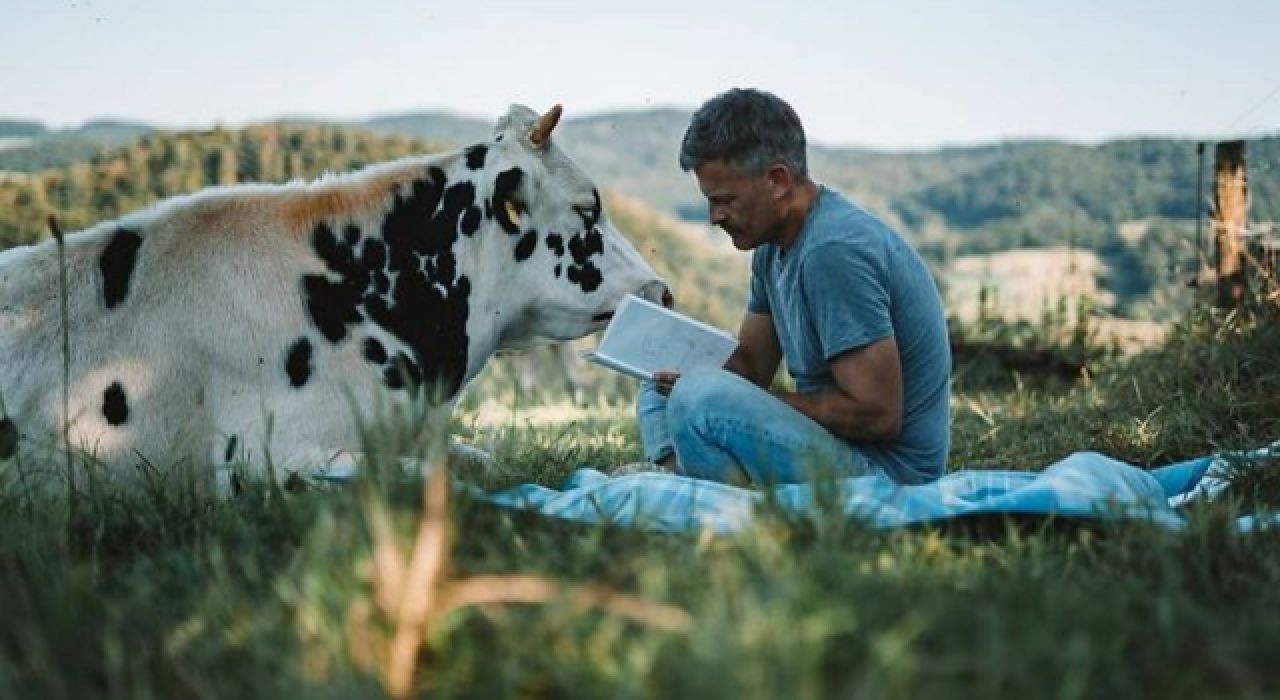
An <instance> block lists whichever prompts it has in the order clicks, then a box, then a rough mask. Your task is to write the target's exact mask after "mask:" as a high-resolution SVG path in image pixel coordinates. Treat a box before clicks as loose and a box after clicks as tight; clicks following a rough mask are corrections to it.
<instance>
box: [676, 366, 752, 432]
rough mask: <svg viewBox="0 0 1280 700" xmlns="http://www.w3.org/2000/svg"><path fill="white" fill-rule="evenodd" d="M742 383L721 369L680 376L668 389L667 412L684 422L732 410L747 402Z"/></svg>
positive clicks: (743, 383)
mask: <svg viewBox="0 0 1280 700" xmlns="http://www.w3.org/2000/svg"><path fill="white" fill-rule="evenodd" d="M750 388H751V385H749V384H748V383H747V382H746V380H744V379H742V378H741V377H739V376H738V375H736V374H733V373H732V372H729V371H728V370H724V369H718V368H717V369H705V370H698V371H696V372H691V373H689V374H687V375H684V376H682V377H680V380H679V381H677V382H676V384H675V386H674V387H672V389H671V396H670V397H669V398H668V403H667V410H668V411H669V412H670V416H671V418H672V419H673V420H675V421H677V422H681V423H684V422H688V421H690V420H695V419H697V418H699V417H704V416H706V415H707V414H708V413H710V412H713V411H717V410H729V411H732V410H733V407H734V406H737V405H741V404H739V403H738V402H740V401H743V400H746V399H748V393H749V390H750Z"/></svg>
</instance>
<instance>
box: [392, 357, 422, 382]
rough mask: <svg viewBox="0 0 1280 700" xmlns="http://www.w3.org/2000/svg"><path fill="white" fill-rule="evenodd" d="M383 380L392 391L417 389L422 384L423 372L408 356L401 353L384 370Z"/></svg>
mask: <svg viewBox="0 0 1280 700" xmlns="http://www.w3.org/2000/svg"><path fill="white" fill-rule="evenodd" d="M382 379H383V381H385V382H386V384H387V386H388V387H390V388H392V389H416V388H417V387H418V386H419V385H421V384H422V370H421V369H420V368H419V367H418V365H417V363H415V362H414V361H413V360H412V359H411V358H410V357H409V356H408V355H406V354H404V353H400V354H399V355H396V358H395V360H393V361H392V362H391V364H389V365H387V366H386V367H385V368H383V370H382Z"/></svg>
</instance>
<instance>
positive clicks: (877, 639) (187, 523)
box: [0, 312, 1280, 698]
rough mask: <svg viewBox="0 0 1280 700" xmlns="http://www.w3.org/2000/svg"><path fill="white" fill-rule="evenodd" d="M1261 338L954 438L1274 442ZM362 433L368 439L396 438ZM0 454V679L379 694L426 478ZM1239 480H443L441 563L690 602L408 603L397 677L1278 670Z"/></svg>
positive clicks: (963, 423)
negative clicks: (332, 479) (81, 490)
mask: <svg viewBox="0 0 1280 700" xmlns="http://www.w3.org/2000/svg"><path fill="white" fill-rule="evenodd" d="M1277 364H1280V320H1278V319H1277V318H1276V316H1275V315H1274V314H1271V312H1264V313H1262V314H1258V315H1250V316H1240V317H1234V318H1222V317H1205V318H1197V319H1193V320H1192V321H1191V322H1189V323H1187V324H1186V325H1185V326H1183V327H1182V328H1181V329H1180V330H1179V331H1178V332H1177V333H1176V334H1175V336H1174V338H1173V339H1172V340H1171V341H1170V343H1169V345H1168V346H1167V347H1165V348H1164V349H1161V350H1158V351H1156V352H1154V353H1152V354H1150V355H1148V356H1144V357H1141V358H1138V359H1136V360H1134V361H1133V362H1131V363H1128V364H1123V365H1116V366H1114V367H1113V368H1111V369H1108V370H1107V371H1105V372H1102V373H1100V374H1098V375H1095V376H1094V377H1093V378H1092V379H1091V380H1089V381H1088V382H1086V383H1077V384H1075V385H1070V386H1068V385H1065V384H1057V383H1050V384H1037V383H1035V382H1034V381H1032V379H1031V378H1021V379H1020V380H1015V381H1012V382H1010V385H1011V386H1012V388H1003V389H999V390H993V389H984V388H983V387H980V386H979V387H975V386H965V385H963V383H962V385H961V386H959V387H958V392H957V401H956V408H955V435H954V451H953V454H952V463H953V465H964V466H981V465H989V466H998V467H1002V468H1009V467H1017V466H1022V467H1026V468H1037V467H1039V466H1042V465H1043V464H1044V463H1046V462H1047V461H1049V460H1051V459H1055V458H1057V457H1059V456H1061V455H1063V454H1066V453H1068V452H1071V451H1075V450H1078V449H1085V448H1093V449H1101V450H1103V451H1106V452H1109V453H1113V454H1118V455H1120V456H1123V457H1126V458H1128V459H1130V460H1133V461H1135V462H1140V463H1150V464H1157V463H1163V462H1167V461H1170V460H1172V459H1176V458H1180V457H1185V456H1190V455H1193V454H1200V453H1203V452H1206V451H1209V450H1212V449H1214V448H1218V447H1222V448H1235V447H1252V446H1256V445H1258V444H1262V443H1265V442H1270V441H1271V440H1274V439H1276V438H1277V437H1280V412H1278V411H1276V410H1275V409H1276V408H1280V406H1278V405H1277V404H1276V399H1275V397H1276V396H1280V386H1277V384H1278V383H1280V377H1278V376H1277V375H1278V374H1280V373H1278V372H1277V371H1276V370H1277ZM459 422H460V423H461V424H462V426H463V427H464V428H465V429H468V430H473V431H477V430H478V429H475V428H468V426H467V420H466V417H465V416H462V417H460V419H459ZM382 430H385V431H386V434H383V433H380V432H377V431H375V433H374V435H373V437H372V439H373V440H374V441H376V442H378V443H379V444H383V443H382V442H381V441H384V440H388V441H389V440H396V439H401V438H400V437H399V436H397V435H395V434H394V433H395V430H394V428H393V427H391V428H383V429H382ZM474 437H475V438H476V439H477V441H485V442H487V443H488V444H489V445H491V446H492V447H494V448H495V449H496V451H497V456H498V457H499V459H500V460H501V461H502V462H503V464H504V465H505V469H504V472H503V474H502V475H501V478H500V479H499V480H498V481H495V482H493V484H492V485H502V484H503V483H510V482H511V481H526V480H534V481H540V482H542V483H548V484H554V483H556V482H558V480H559V479H561V478H562V477H563V476H564V475H565V474H567V473H568V472H569V471H570V470H571V469H572V468H574V467H576V466H578V465H580V464H591V465H601V466H603V465H608V464H616V463H622V462H627V461H632V460H634V459H636V458H637V457H638V454H639V452H638V446H637V445H636V443H635V439H634V427H633V426H632V425H630V423H629V422H626V421H622V422H618V423H611V424H600V423H584V424H580V425H571V426H564V427H556V428H532V427H527V426H519V425H513V426H509V427H508V428H505V429H503V430H501V431H499V432H498V433H497V434H488V435H482V434H476V435H475V436H474ZM1277 466H1280V465H1277ZM0 475H2V476H3V479H0V482H2V483H3V486H0V523H2V524H3V526H2V527H0V698H95V697H104V698H170V697H193V698H202V697H210V698H213V697H237V698H240V697H248V698H254V697H261V698H293V697H298V698H302V697H306V698H326V697H333V698H350V697H379V696H381V695H383V694H384V692H385V689H386V688H387V686H386V685H384V684H383V682H382V676H380V673H379V671H378V667H379V666H378V664H379V653H380V652H379V650H380V649H383V648H384V647H383V646H381V645H383V644H384V643H385V640H387V639H389V638H393V637H394V632H395V622H394V620H391V619H388V618H386V617H385V616H379V615H378V614H374V613H375V611H377V610H378V609H379V605H381V603H380V602H379V600H378V596H379V595H380V593H379V588H378V586H379V584H378V573H377V570H378V563H377V559H378V542H379V541H382V542H384V543H385V542H386V541H387V540H386V539H385V538H387V537H390V538H392V541H394V542H395V543H396V547H397V548H398V551H399V552H400V553H401V556H402V557H403V556H404V553H407V552H409V551H410V549H411V547H412V546H413V545H414V543H415V542H417V541H418V540H417V537H418V535H419V532H420V527H421V526H422V522H423V521H422V517H423V513H424V505H423V502H424V498H425V497H426V496H424V491H425V490H424V488H423V484H422V480H421V479H415V478H413V477H412V476H405V475H403V474H401V473H399V472H398V471H397V470H395V469H381V470H376V472H375V476H376V478H372V479H370V480H369V481H368V482H365V483H364V484H362V485H361V486H359V487H356V488H337V489H329V490H317V489H313V490H308V491H305V492H302V493H298V494H293V495H290V496H285V495H284V494H281V493H279V492H278V491H276V490H274V489H271V488H268V487H267V486H264V485H262V484H252V483H251V484H249V485H248V488H247V489H246V490H245V491H244V492H243V493H241V494H240V496H239V497H237V498H235V499H233V500H230V501H226V502H209V501H207V500H204V499H200V498H195V497H189V494H186V493H184V491H183V490H182V489H181V488H179V487H176V486H175V487H173V488H158V489H154V490H152V491H149V492H143V493H138V492H130V493H122V492H119V491H115V490H112V489H110V488H109V487H104V488H99V489H97V490H96V491H94V492H93V493H92V494H86V495H83V496H80V498H81V499H83V501H82V503H81V506H82V507H79V508H77V509H74V510H71V509H67V508H65V507H60V504H59V503H58V502H57V500H56V498H53V497H48V498H45V499H43V500H37V502H35V503H34V504H32V506H31V507H30V508H28V507H27V504H26V503H25V499H24V498H23V495H22V493H21V490H20V489H19V488H18V487H17V485H16V484H17V481H16V479H15V478H14V476H15V475H13V473H12V463H11V462H10V463H5V464H3V465H0ZM499 482H501V483H499ZM1241 485H1242V486H1244V488H1241V489H1237V490H1236V491H1235V492H1233V493H1232V494H1231V495H1230V496H1229V497H1228V498H1227V499H1225V500H1223V501H1221V502H1219V503H1215V504H1211V505H1207V506H1203V507H1200V508H1197V509H1196V510H1194V511H1193V512H1191V513H1190V514H1189V515H1190V517H1191V519H1192V528H1191V532H1190V533H1189V534H1187V535H1185V536H1173V535H1169V534H1166V533H1163V532H1159V531H1153V530H1150V529H1147V528H1144V527H1141V526H1116V527H1105V528H1096V529H1070V528H1064V527H1057V526H1053V525H1045V526H1029V527H1028V526H1026V525H1023V526H1021V527H1014V526H1008V527H1007V528H1003V527H1000V526H997V527H996V531H995V533H994V534H995V535H996V536H994V537H989V536H979V535H977V534H972V533H970V534H960V533H947V532H940V531H936V530H923V531H913V532H897V533H887V534H886V533H876V532H871V531H868V530H866V529H864V528H862V527H860V526H859V525H858V524H857V523H855V522H847V521H845V520H843V519H840V518H835V517H831V516H829V515H826V514H822V513H819V514H817V515H815V516H814V517H812V518H807V519H801V520H796V519H788V518H784V517H782V516H781V515H780V514H777V513H771V512H766V513H763V514H762V516H761V518H760V521H759V523H758V525H757V526H756V527H754V528H753V529H751V530H750V531H748V532H746V533H743V534H741V535H737V536H733V537H712V536H709V535H705V534H704V535H693V536H665V535H655V534H648V533H643V532H635V531H627V530H620V529H614V528H599V527H579V526H571V525H567V524H564V523H559V522H553V521H548V520H544V519H540V518H537V517H534V516H531V515H528V514H524V513H519V512H510V511H503V510H498V509H495V508H493V507H490V506H487V505H485V504H483V503H481V502H477V501H475V500H473V499H469V498H467V497H465V495H463V494H461V493H460V492H455V494H454V495H453V498H452V500H451V503H450V506H449V508H448V509H447V512H446V511H445V509H443V508H438V507H437V508H427V509H425V510H426V512H427V514H428V515H429V516H431V517H436V518H440V517H442V516H443V519H442V520H437V521H436V522H440V523H443V524H444V526H447V528H448V529H449V531H450V532H451V533H452V535H451V540H452V543H451V545H450V546H449V559H448V580H450V581H465V580H468V579H475V580H482V581H483V580H493V578H501V577H512V576H517V577H527V578H528V579H529V580H539V581H544V582H548V584H549V585H550V586H552V587H554V590H555V591H570V590H595V591H599V590H607V591H610V592H615V593H618V594H625V595H627V596H630V597H633V598H634V599H635V600H637V601H643V602H645V603H646V604H652V605H657V606H664V608H663V609H668V608H669V609H672V610H681V611H684V612H686V613H687V614H688V615H689V619H690V620H691V624H690V625H688V626H686V627H681V626H679V625H676V626H668V627H663V626H657V625H650V624H645V623H644V622H643V621H637V620H636V619H635V618H631V617H627V616H625V615H618V614H614V613H612V612H610V611H609V610H607V609H601V607H600V606H583V605H582V604H581V600H580V599H575V598H574V596H572V595H545V596H541V597H540V602H539V604H537V605H529V604H509V603H510V601H509V600H508V601H507V603H508V604H502V605H498V604H489V603H484V604H477V605H468V606H459V607H455V608H452V609H450V610H447V611H445V612H444V613H442V614H440V615H438V616H435V617H434V619H433V620H432V623H431V624H430V625H429V626H427V627H425V628H424V636H423V638H422V644H421V646H420V648H419V650H418V652H417V653H416V654H415V655H414V658H413V662H414V667H415V673H414V675H413V677H412V679H411V684H410V687H409V690H410V692H411V693H413V694H417V695H420V696H423V697H441V698H451V697H478V698H490V697H512V696H516V697H575V698H576V697H611V698H614V697H624V698H625V697H637V698H643V697H742V698H776V697H794V698H819V697H839V698H847V697H875V698H899V697H901V698H908V697H912V698H915V697H936V698H950V697H955V698H972V697H1016V698H1026V697H1035V698H1112V697H1152V698H1186V697H1196V698H1217V697H1221V698H1250V697H1257V698H1264V697H1275V696H1276V695H1277V693H1280V668H1278V667H1277V666H1276V665H1275V663H1274V657H1275V645H1276V643H1277V641H1280V616H1277V615H1276V614H1275V611H1276V610H1277V609H1280V535H1276V534H1264V535H1257V536H1249V537H1240V536H1236V535H1233V534H1230V533H1229V532H1228V530H1227V528H1226V525H1227V523H1228V522H1229V520H1230V519H1231V518H1233V517H1235V516H1236V515H1238V514H1241V513H1243V512H1251V511H1253V510H1255V509H1258V508H1263V507H1274V506H1280V468H1278V469H1275V470H1273V471H1269V472H1266V473H1260V474H1254V475H1249V476H1247V477H1242V484H1241ZM378 513H381V515H377V514H378ZM433 514H434V515H433ZM375 518H383V520H382V524H381V525H374V520H375ZM379 530H381V533H382V534H378V532H379ZM987 534H988V535H990V534H992V533H987ZM379 538H383V539H381V540H379ZM402 561H403V559H402ZM383 607H384V608H385V607H386V606H385V605H383Z"/></svg>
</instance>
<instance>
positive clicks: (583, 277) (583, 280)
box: [567, 229, 604, 292]
mask: <svg viewBox="0 0 1280 700" xmlns="http://www.w3.org/2000/svg"><path fill="white" fill-rule="evenodd" d="M569 254H570V255H572V256H573V264H572V265H570V266H569V269H568V271H567V276H568V278H569V281H570V282H573V283H574V284H576V285H578V286H579V287H582V291H584V292H594V291H595V290H596V289H599V287H600V283H601V282H603V281H604V275H602V274H601V272H600V268H598V267H596V265H595V262H594V261H593V260H592V258H595V257H598V256H601V255H604V235H603V234H601V233H600V229H591V230H590V231H588V232H587V233H585V234H582V233H580V234H576V235H575V236H574V237H573V238H570V239H569Z"/></svg>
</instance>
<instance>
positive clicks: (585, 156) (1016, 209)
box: [0, 109, 1280, 317]
mask: <svg viewBox="0 0 1280 700" xmlns="http://www.w3.org/2000/svg"><path fill="white" fill-rule="evenodd" d="M689 116H690V114H689V112H688V111H685V110H678V109H652V110H640V111H627V112H613V113H607V114H598V115H587V116H575V115H574V114H573V113H572V112H570V113H569V115H568V116H567V117H566V119H565V121H564V123H563V125H562V126H561V127H560V129H559V130H558V131H557V138H559V139H560V142H561V144H562V145H563V146H564V147H565V148H566V149H567V150H568V151H569V152H570V153H571V154H572V155H573V156H574V157H575V159H576V160H578V161H579V162H580V163H581V164H582V165H583V166H584V167H585V168H586V169H587V170H588V171H589V172H591V173H592V174H593V176H594V177H595V178H596V180H597V182H598V183H599V184H600V185H601V186H602V187H603V188H605V189H609V190H613V191H616V192H621V193H625V194H627V195H628V196H631V197H635V198H638V199H640V200H642V201H644V202H645V203H647V204H648V205H649V206H651V207H653V208H654V209H656V210H658V211H661V212H664V213H666V214H668V215H669V216H672V217H674V218H676V219H679V220H683V221H686V222H690V223H695V222H696V223H699V224H705V222H706V218H707V212H706V204H705V202H704V201H703V199H702V197H701V195H700V194H699V192H698V191H697V188H696V186H695V183H694V180H693V178H692V176H690V175H689V174H687V173H683V172H681V171H680V169H679V167H678V164H677V153H678V150H679V143H680V139H681V137H682V136H683V133H684V129H685V126H686V124H687V122H688V119H689ZM303 121H306V122H307V123H306V124H303V123H302V122H303ZM3 123H4V122H0V124H3ZM10 124H13V125H15V126H11V127H10V128H11V130H14V131H17V132H21V133H27V134H36V135H35V136H34V137H14V138H19V139H21V138H31V139H32V142H31V143H30V144H27V145H25V146H24V145H23V142H22V141H21V140H18V141H14V140H10V141H8V142H3V143H6V148H5V149H0V170H3V169H5V168H6V166H5V165H4V163H5V162H6V161H9V162H11V161H12V160H14V159H19V160H22V161H23V162H24V164H25V165H24V167H9V169H11V170H21V171H24V172H31V171H33V170H38V169H39V168H37V167H36V166H37V165H39V164H44V165H46V166H48V165H50V164H56V165H58V166H62V165H69V164H74V163H83V162H86V161H88V160H90V159H91V158H92V157H93V156H94V154H97V153H102V152H103V148H104V147H103V146H101V145H96V146H92V147H89V146H86V143H87V141H86V140H87V139H90V137H92V138H98V139H122V138H125V137H126V136H127V134H128V133H129V129H130V128H132V129H135V130H143V129H145V127H142V126H140V125H129V124H124V125H121V126H122V127H123V128H114V129H113V128H111V125H109V124H106V125H104V124H99V125H86V126H85V127H84V128H82V129H80V130H76V132H74V133H68V134H62V133H61V132H50V133H47V134H41V133H40V127H39V125H37V124H32V123H29V122H27V123H23V122H10ZM277 126H306V127H308V128H320V127H325V126H327V128H334V129H337V128H340V127H342V126H346V127H351V129H352V133H356V132H359V133H366V134H367V133H370V132H372V133H374V134H380V135H383V136H393V135H394V136H398V137H400V138H408V139H425V140H428V141H431V142H434V143H438V144H448V145H454V146H461V145H466V144H469V143H472V142H475V141H477V140H480V139H483V138H486V137H487V136H488V134H489V133H490V130H491V129H492V124H491V123H490V122H489V120H487V119H478V118H474V117H468V116H465V115H458V114H452V113H446V112H422V113H408V114H400V115H392V116H384V117H379V118H376V119H370V120H365V121H361V122H358V123H352V124H347V125H332V124H329V125H326V124H325V123H323V122H319V121H316V120H295V121H292V122H291V123H290V124H288V125H285V124H279V125H277ZM0 138H2V137H0ZM95 143H96V142H95ZM19 146H20V147H19ZM1195 150H1196V144H1195V142H1193V141H1186V140H1184V141H1179V140H1168V139H1132V140H1124V141H1116V142H1112V143H1107V144H1102V145H1098V146H1083V145H1075V144H1066V143H1058V142H1047V141H1046V142H1010V143H999V144H991V145H986V146H976V147H967V148H948V149H941V150H937V151H930V152H918V153H889V152H880V151H872V150H866V149H851V148H831V147H827V146H824V145H822V144H813V145H811V148H810V164H811V170H812V172H813V174H814V176H815V178H816V179H817V180H819V181H821V182H823V183H826V184H828V185H830V186H832V187H834V188H836V189H838V190H840V191H842V192H845V193H846V194H848V195H850V196H851V197H853V198H854V199H855V200H857V201H858V202H860V203H861V204H863V205H864V206H866V207H867V208H868V209H870V210H871V211H873V212H875V213H876V214H877V215H879V216H881V217H882V218H884V219H885V220H886V221H888V222H889V223H890V224H891V225H893V226H894V227H896V228H897V229H899V230H900V231H902V232H903V233H904V235H906V236H907V237H908V238H909V239H911V240H912V241H913V242H914V243H915V244H916V245H917V246H918V247H919V248H920V249H921V251H922V252H923V253H924V254H925V256H926V257H927V258H928V259H929V260H930V261H931V262H932V263H933V264H934V265H935V267H936V269H938V270H939V271H941V270H943V269H945V268H946V267H947V266H948V265H949V261H951V260H953V259H954V258H956V257H958V256H965V255H975V254H985V253H993V252H1000V251H1005V250H1017V249H1023V248H1057V247H1061V246H1067V247H1074V248H1076V249H1082V250H1087V251H1091V252H1093V253H1095V254H1096V255H1097V256H1099V258H1100V259H1101V260H1102V261H1103V262H1104V263H1105V264H1106V269H1107V270H1108V271H1109V277H1108V279H1107V280H1106V281H1105V285H1106V289H1105V291H1107V292H1109V293H1110V294H1112V295H1113V296H1114V298H1115V299H1116V303H1117V306H1116V309H1115V311H1117V312H1119V313H1124V314H1138V315H1141V316H1144V317H1167V316H1168V315H1169V314H1170V313H1171V312H1172V310H1173V309H1175V308H1176V304H1171V303H1167V302H1166V301H1163V300H1162V298H1163V297H1162V296H1161V295H1162V294H1163V292H1162V291H1161V289H1160V287H1161V286H1163V285H1168V284H1172V283H1176V282H1175V278H1176V277H1177V276H1178V275H1181V274H1183V273H1184V272H1185V271H1186V270H1188V269H1189V268H1190V266H1191V262H1192V260H1193V259H1194V256H1195V251H1194V250H1193V241H1194V234H1193V232H1194V230H1195V217H1196V214H1197V208H1198V207H1197V204H1198V203H1200V204H1203V203H1205V202H1207V201H1208V199H1210V197H1211V194H1210V190H1209V183H1210V181H1211V179H1212V149H1209V152H1208V153H1206V158H1205V166H1206V167H1205V185H1204V191H1203V192H1202V193H1201V195H1200V196H1199V197H1197V194H1196V191H1195V188H1196V176H1197V168H1198V166H1199V163H1198V160H1197V156H1196V153H1195ZM297 157H298V158H301V159H303V160H306V158H307V157H308V156H306V155H305V154H303V153H299V154H298V155H297ZM312 157H314V156H312ZM1248 163H1249V168H1250V172H1249V187H1250V196H1251V201H1252V209H1251V212H1252V214H1251V216H1252V219H1253V220H1255V221H1273V220H1276V219H1278V218H1280V137H1277V136H1268V137H1264V138H1257V139H1254V140H1252V141H1250V142H1249V148H1248ZM73 170H74V169H73ZM8 179H10V180H12V179H14V178H13V177H12V176H10V177H9V178H8ZM135 186H136V187H141V188H143V189H145V187H146V185H145V183H144V184H142V185H135ZM1200 208H1203V209H1207V207H1203V206H1202V207H1200ZM1143 222H1147V223H1150V224H1152V225H1146V224H1143ZM1140 224H1141V226H1140V228H1141V230H1142V231H1143V233H1142V235H1139V236H1124V235H1121V231H1122V229H1125V228H1126V227H1129V228H1132V227H1133V226H1135V225H1140ZM704 228H706V227H705V226H704ZM709 233H710V235H711V236H712V237H716V236H719V234H718V233H715V232H709ZM4 235H6V234H5V232H4V231H2V230H0V241H3V236H4ZM8 235H10V236H12V235H13V232H12V231H10V232H9V233H8ZM1205 252H1207V251H1205Z"/></svg>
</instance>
